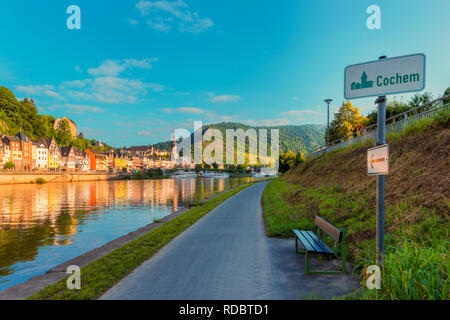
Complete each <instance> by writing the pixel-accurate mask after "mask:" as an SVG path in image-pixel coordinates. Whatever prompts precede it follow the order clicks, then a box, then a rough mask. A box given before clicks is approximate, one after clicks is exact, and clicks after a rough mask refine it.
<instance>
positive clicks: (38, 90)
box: [16, 84, 55, 95]
mask: <svg viewBox="0 0 450 320" xmlns="http://www.w3.org/2000/svg"><path fill="white" fill-rule="evenodd" d="M52 89H55V87H54V86H51V85H48V84H44V85H37V86H16V90H17V91H20V92H24V93H25V94H37V95H41V94H43V93H44V91H45V90H52Z"/></svg>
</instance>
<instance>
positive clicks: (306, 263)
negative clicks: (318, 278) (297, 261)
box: [305, 250, 310, 274]
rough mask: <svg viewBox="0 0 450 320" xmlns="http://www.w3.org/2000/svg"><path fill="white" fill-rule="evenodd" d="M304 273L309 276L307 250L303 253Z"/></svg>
mask: <svg viewBox="0 0 450 320" xmlns="http://www.w3.org/2000/svg"><path fill="white" fill-rule="evenodd" d="M305 273H306V274H310V271H309V258H308V250H306V251H305Z"/></svg>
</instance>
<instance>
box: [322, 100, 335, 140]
mask: <svg viewBox="0 0 450 320" xmlns="http://www.w3.org/2000/svg"><path fill="white" fill-rule="evenodd" d="M324 101H325V103H326V104H327V148H328V145H329V144H330V103H331V101H333V99H325V100H324Z"/></svg>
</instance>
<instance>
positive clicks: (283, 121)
mask: <svg viewBox="0 0 450 320" xmlns="http://www.w3.org/2000/svg"><path fill="white" fill-rule="evenodd" d="M244 123H246V124H248V125H250V126H254V127H258V126H264V127H273V126H284V125H289V124H291V123H292V122H291V119H287V118H279V119H260V120H244Z"/></svg>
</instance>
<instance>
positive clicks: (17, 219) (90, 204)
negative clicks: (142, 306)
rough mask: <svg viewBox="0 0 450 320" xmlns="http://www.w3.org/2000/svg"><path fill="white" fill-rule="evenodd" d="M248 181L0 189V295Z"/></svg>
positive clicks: (193, 180) (99, 183) (167, 181)
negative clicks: (19, 284)
mask: <svg viewBox="0 0 450 320" xmlns="http://www.w3.org/2000/svg"><path fill="white" fill-rule="evenodd" d="M250 180H252V178H214V179H196V178H186V179H164V180H139V181H136V180H134V181H133V180H130V181H95V182H75V183H51V184H44V185H34V184H30V185H27V184H23V185H0V291H2V290H4V289H6V288H8V287H11V286H13V285H15V284H18V283H21V282H24V281H27V280H28V279H30V278H31V277H33V276H36V275H39V274H43V273H45V272H46V271H48V270H49V269H51V268H53V267H55V266H57V265H58V264H60V263H63V262H65V261H67V260H69V259H72V258H74V257H76V256H78V255H80V254H83V253H85V252H87V251H90V250H92V249H94V248H97V247H99V246H101V245H103V244H105V243H107V242H109V241H111V240H113V239H115V238H118V237H120V236H122V235H125V234H127V233H129V232H131V231H134V230H136V229H138V228H140V227H142V226H145V225H147V224H149V223H152V222H153V221H154V220H156V219H160V218H162V217H165V216H167V215H169V214H171V213H172V212H175V211H177V210H179V209H181V208H183V206H185V205H186V203H188V202H190V201H192V200H195V199H202V198H205V197H208V196H210V195H213V194H215V193H217V192H220V191H223V190H225V189H228V188H230V187H233V186H236V185H239V184H242V183H246V182H249V181H250Z"/></svg>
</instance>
